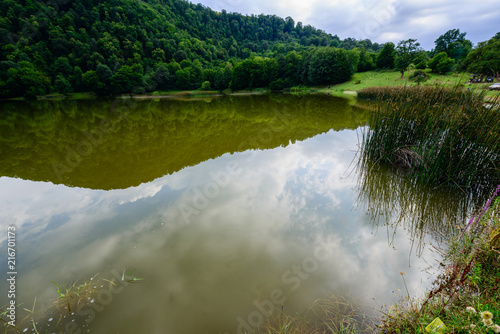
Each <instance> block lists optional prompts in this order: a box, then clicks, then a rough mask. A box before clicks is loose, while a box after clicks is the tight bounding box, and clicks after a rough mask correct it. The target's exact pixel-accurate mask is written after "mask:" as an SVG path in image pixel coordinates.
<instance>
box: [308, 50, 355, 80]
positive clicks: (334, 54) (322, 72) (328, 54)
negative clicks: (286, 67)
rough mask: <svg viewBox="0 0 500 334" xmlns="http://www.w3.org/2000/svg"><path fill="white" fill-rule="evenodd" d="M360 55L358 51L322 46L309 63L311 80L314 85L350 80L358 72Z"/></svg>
mask: <svg viewBox="0 0 500 334" xmlns="http://www.w3.org/2000/svg"><path fill="white" fill-rule="evenodd" d="M358 61H359V56H358V53H357V52H356V51H347V50H343V49H336V48H331V47H320V48H318V49H316V52H315V53H314V54H313V56H312V58H311V62H310V63H309V81H310V82H311V83H312V84H313V85H322V84H324V85H326V84H336V83H341V82H345V81H348V80H350V79H351V78H352V76H353V74H354V73H355V72H356V68H357V65H358Z"/></svg>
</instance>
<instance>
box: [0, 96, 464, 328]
mask: <svg viewBox="0 0 500 334" xmlns="http://www.w3.org/2000/svg"><path fill="white" fill-rule="evenodd" d="M367 113H368V111H367V109H366V108H365V107H363V106H360V105H355V104H354V103H353V102H350V101H348V100H344V99H339V98H334V97H331V96H326V95H308V96H293V95H262V96H234V97H214V98H207V99H202V100H183V101H181V100H172V99H157V100H148V99H143V100H132V99H114V100H109V101H104V100H82V101H38V102H31V103H28V102H19V101H18V102H0V154H1V155H0V176H1V177H0V201H1V203H2V210H1V211H0V222H1V224H2V230H4V231H6V230H7V226H9V225H15V226H16V230H17V246H16V247H17V253H16V254H17V255H16V256H17V272H18V274H17V294H16V302H17V303H23V306H22V307H18V309H17V313H18V320H17V323H18V325H19V326H22V328H20V329H21V331H22V330H24V329H25V328H28V327H29V326H30V325H29V323H27V322H22V321H21V319H22V318H23V317H24V316H25V315H26V314H27V313H26V311H24V310H23V309H22V308H23V307H26V305H29V307H28V308H31V306H32V305H33V301H34V298H35V296H36V298H37V299H36V307H35V316H34V319H35V321H36V323H37V328H38V329H40V328H41V330H42V331H40V332H41V333H42V332H44V331H46V332H48V333H52V332H57V333H60V332H61V333H62V332H67V333H73V332H74V333H78V332H82V333H83V332H91V333H118V332H119V333H243V332H244V330H247V331H251V330H254V329H255V328H256V327H257V326H259V325H261V324H262V323H263V322H265V321H266V320H267V319H268V317H269V314H268V313H269V312H271V311H272V312H274V314H277V313H279V312H285V313H287V314H294V313H295V312H304V311H305V310H307V309H308V308H309V306H310V305H311V304H312V303H313V301H314V300H315V299H317V298H323V297H326V296H329V295H330V294H336V295H339V296H349V298H350V299H351V300H352V301H353V302H354V303H359V304H360V305H363V308H364V310H365V311H366V312H367V313H375V314H376V312H375V311H374V310H375V309H376V308H378V307H379V306H380V305H383V304H386V303H390V302H393V301H394V300H396V299H397V293H393V291H396V292H397V291H398V289H400V290H401V291H403V289H404V285H403V281H402V280H401V275H400V272H402V271H403V272H405V273H406V276H405V279H406V284H407V285H408V288H409V290H410V291H411V293H412V294H418V293H422V292H423V289H424V288H425V286H426V284H428V282H429V279H430V278H429V275H428V273H427V271H429V270H430V269H429V268H430V267H432V265H434V264H435V260H434V259H435V258H436V257H437V255H436V254H435V253H434V252H432V251H431V248H430V247H429V245H430V243H434V244H436V245H439V244H440V243H441V241H442V240H445V239H446V238H448V237H449V235H450V233H451V230H452V227H451V226H450V224H447V223H446V221H445V219H444V217H445V215H446V216H448V217H455V216H458V217H459V219H458V221H457V224H462V223H463V222H464V219H465V217H466V216H467V211H468V210H470V207H471V204H470V201H469V200H468V197H467V196H464V195H462V194H460V193H459V192H456V191H445V190H436V189H429V188H422V187H418V186H416V185H413V184H411V183H409V182H408V181H407V180H406V179H405V177H404V175H399V174H396V173H394V172H392V171H391V170H388V169H386V168H383V167H380V166H376V165H373V164H370V163H367V162H365V163H361V162H359V159H358V158H359V143H360V141H361V136H362V133H363V127H364V126H365V125H366V120H367ZM0 247H2V252H4V249H6V247H7V246H6V234H5V235H0ZM6 262H7V261H6V258H5V256H4V258H2V259H0V265H1V268H2V271H3V272H5V273H6V272H7V263H6ZM134 268H135V270H134V271H133V273H132V274H131V276H133V277H136V278H143V280H141V281H140V283H127V282H123V281H122V274H123V273H124V272H125V273H128V272H130V271H131V270H132V269H134ZM96 274H98V276H96V277H95V278H94V280H90V279H91V278H92V277H93V276H94V275H96ZM100 277H101V278H105V279H109V280H113V281H114V283H115V284H116V286H111V285H110V284H109V282H108V281H105V280H102V279H101V280H99V278H100ZM51 281H54V282H57V283H58V284H64V282H66V283H68V284H72V283H73V282H75V281H76V282H77V283H78V284H81V283H83V282H85V281H87V282H91V284H90V285H92V288H93V289H94V290H93V291H94V292H93V294H89V297H88V298H87V299H86V300H83V301H80V303H79V304H78V306H77V307H76V309H72V310H71V312H69V311H68V310H64V309H59V310H58V311H57V310H56V309H55V308H54V306H53V305H54V303H53V301H54V300H56V299H57V297H58V295H57V292H56V290H57V289H56V288H55V285H53V284H52V283H51ZM94 282H95V287H94ZM7 290H8V287H7V285H6V282H5V281H3V282H2V283H0V293H1V294H2V295H6V294H7ZM2 300H3V299H2ZM27 332H30V333H31V332H33V330H32V327H30V328H29V329H28V330H27Z"/></svg>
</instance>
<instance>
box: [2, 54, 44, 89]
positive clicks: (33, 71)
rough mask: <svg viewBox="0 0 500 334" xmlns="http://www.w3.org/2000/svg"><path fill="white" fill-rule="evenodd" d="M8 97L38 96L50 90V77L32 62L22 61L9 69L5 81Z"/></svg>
mask: <svg viewBox="0 0 500 334" xmlns="http://www.w3.org/2000/svg"><path fill="white" fill-rule="evenodd" d="M4 87H5V89H7V90H8V92H7V93H6V94H5V95H7V96H8V97H15V96H24V97H26V98H36V97H37V96H38V95H45V94H47V93H48V92H49V91H50V79H49V77H47V76H46V75H45V74H44V73H42V72H41V71H40V70H38V69H37V68H35V65H33V64H32V63H30V62H27V61H20V62H19V63H17V67H11V68H9V69H8V70H7V80H6V82H5V83H4Z"/></svg>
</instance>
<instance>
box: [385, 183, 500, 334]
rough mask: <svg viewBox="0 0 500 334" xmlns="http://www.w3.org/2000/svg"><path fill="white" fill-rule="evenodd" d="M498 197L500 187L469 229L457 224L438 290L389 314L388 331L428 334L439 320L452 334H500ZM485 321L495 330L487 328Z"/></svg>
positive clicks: (449, 245)
mask: <svg viewBox="0 0 500 334" xmlns="http://www.w3.org/2000/svg"><path fill="white" fill-rule="evenodd" d="M499 191H500V186H498V187H497V189H496V191H495V192H494V194H493V196H492V197H491V198H490V199H489V200H488V201H487V202H486V204H485V206H484V208H483V209H482V210H481V211H480V212H479V214H478V215H477V216H475V217H472V218H471V219H470V220H469V223H468V224H467V225H466V226H465V227H463V226H462V224H461V222H460V221H456V222H452V225H455V226H456V231H455V236H454V237H453V238H452V239H451V240H450V241H449V242H448V244H447V249H446V250H445V251H443V255H444V259H443V260H442V261H441V265H442V266H443V270H442V272H441V273H440V274H439V275H438V276H437V278H436V280H435V281H434V282H433V289H432V290H431V291H429V292H428V294H427V296H426V297H425V298H422V299H421V300H419V301H413V300H404V301H400V302H399V303H398V304H397V305H395V306H393V307H392V308H391V310H389V311H388V313H384V314H385V316H384V317H383V319H382V324H381V328H382V330H383V331H385V332H390V333H398V332H399V333H423V332H424V328H425V326H427V324H429V323H430V322H431V321H433V320H434V319H435V318H436V317H439V318H440V319H441V320H442V321H443V322H444V323H445V325H446V327H447V328H448V330H447V332H449V333H496V332H498V324H499V323H500V312H499V311H498V305H499V303H500V293H499V290H498V281H499V280H500V266H499V261H498V240H499V239H500V234H499V233H498V231H500V219H499V217H500V216H499V213H500V198H499V197H498V193H499ZM485 319H489V320H490V322H491V323H492V324H486V321H485ZM495 324H496V325H495Z"/></svg>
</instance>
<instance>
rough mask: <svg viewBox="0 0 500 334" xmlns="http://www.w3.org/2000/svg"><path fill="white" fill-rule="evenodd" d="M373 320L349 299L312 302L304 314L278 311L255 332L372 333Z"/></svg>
mask: <svg viewBox="0 0 500 334" xmlns="http://www.w3.org/2000/svg"><path fill="white" fill-rule="evenodd" d="M375 323H376V318H375V317H374V316H371V315H368V314H367V313H366V312H365V311H364V310H362V308H361V307H360V305H358V304H356V303H355V302H353V299H352V298H350V297H349V296H340V295H331V296H330V297H328V298H322V299H318V300H316V301H314V303H313V305H312V306H311V307H310V308H309V309H308V310H307V312H305V313H304V314H299V313H295V314H286V313H284V312H281V313H280V314H277V315H275V316H273V317H270V319H269V320H268V322H267V323H266V324H265V325H264V326H263V327H262V328H260V329H259V333H261V334H288V333H290V334H292V333H294V334H320V333H373V330H374V328H375Z"/></svg>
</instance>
